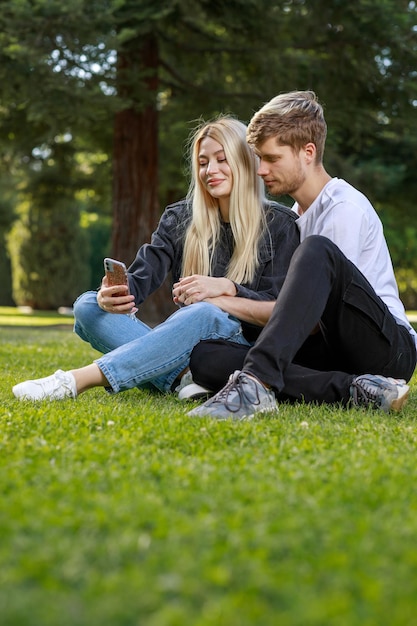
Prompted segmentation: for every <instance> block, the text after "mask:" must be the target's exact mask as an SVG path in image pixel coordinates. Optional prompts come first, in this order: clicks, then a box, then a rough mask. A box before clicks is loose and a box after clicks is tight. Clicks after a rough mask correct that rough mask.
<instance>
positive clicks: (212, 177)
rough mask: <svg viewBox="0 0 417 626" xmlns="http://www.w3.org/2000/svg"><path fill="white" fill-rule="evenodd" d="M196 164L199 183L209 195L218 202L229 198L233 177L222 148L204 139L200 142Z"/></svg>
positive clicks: (212, 140)
mask: <svg viewBox="0 0 417 626" xmlns="http://www.w3.org/2000/svg"><path fill="white" fill-rule="evenodd" d="M198 163H199V177H200V180H201V183H202V185H203V187H204V188H205V189H207V191H208V192H209V194H210V195H211V196H213V198H218V199H219V200H220V199H224V198H229V197H230V194H231V193H232V187H233V176H232V172H231V170H230V167H229V165H228V163H227V160H226V155H225V153H224V150H223V146H222V145H221V144H220V143H219V142H218V141H216V140H215V139H212V138H211V137H204V139H202V140H201V142H200V149H199V151H198Z"/></svg>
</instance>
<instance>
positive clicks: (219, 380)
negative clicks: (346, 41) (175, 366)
mask: <svg viewBox="0 0 417 626" xmlns="http://www.w3.org/2000/svg"><path fill="white" fill-rule="evenodd" d="M326 131H327V128H326V122H325V120H324V116H323V109H322V107H321V105H320V104H319V102H318V101H317V99H316V96H315V94H314V93H313V92H311V91H296V92H290V93H287V94H282V95H279V96H277V97H275V98H273V99H272V100H271V101H270V102H268V103H267V104H265V105H264V106H263V107H262V108H261V109H260V110H259V111H258V112H257V113H256V114H255V115H254V117H253V118H252V120H251V122H250V124H249V127H248V132H247V140H248V142H249V144H250V145H252V147H253V149H254V150H255V152H256V154H257V155H258V156H259V158H260V167H259V169H258V174H259V176H261V177H262V178H263V180H264V182H265V185H266V186H267V188H268V190H269V192H270V193H271V194H273V195H283V194H288V195H290V196H291V197H292V198H293V199H294V200H295V205H294V207H293V209H294V211H295V212H296V213H297V214H298V215H299V217H298V220H297V224H298V227H299V230H300V237H301V244H300V246H299V247H298V248H297V250H296V251H295V253H294V255H293V258H292V260H291V263H290V267H289V271H288V274H287V277H286V279H285V281H284V284H283V287H282V289H281V292H280V294H279V296H278V299H277V301H276V303H275V305H274V306H273V309H272V311H271V308H272V305H271V303H262V305H263V306H264V316H263V318H264V319H265V321H266V320H267V319H268V316H269V315H270V318H269V321H268V322H267V323H266V326H265V328H264V329H263V331H262V333H261V334H260V336H259V338H258V340H257V341H256V344H255V345H254V347H252V348H251V349H249V350H248V349H245V348H243V349H240V348H238V349H236V346H234V347H233V348H232V347H227V346H223V345H220V344H215V343H213V342H201V343H200V344H198V345H197V346H196V348H195V349H194V353H193V355H192V360H191V371H192V375H193V380H194V381H195V382H196V383H198V384H200V385H202V386H203V387H207V388H208V389H212V390H214V391H215V390H216V389H218V388H219V384H224V382H225V380H226V372H227V368H229V370H228V373H229V374H230V372H231V371H233V369H234V368H235V367H236V366H237V367H238V370H239V369H241V371H235V372H234V374H232V375H231V376H230V378H229V382H228V383H227V384H226V386H225V387H223V389H221V390H220V391H219V392H218V393H217V394H216V395H214V396H213V397H212V398H210V399H209V400H208V401H207V402H205V403H204V404H203V405H201V406H199V407H197V408H196V409H194V410H193V411H191V412H190V415H192V416H206V415H207V416H212V417H214V418H217V419H227V418H230V417H232V418H234V419H238V420H240V419H245V418H248V417H252V416H253V415H254V414H255V413H258V412H263V411H268V410H273V409H276V406H277V405H276V398H277V399H279V400H281V399H291V400H301V401H305V402H318V403H333V402H339V403H342V404H343V405H345V406H348V405H351V404H353V405H362V404H363V405H368V404H370V405H372V406H375V407H377V408H380V409H382V410H384V411H389V410H399V409H400V408H401V407H402V405H403V404H404V402H405V400H406V398H407V395H408V391H409V388H408V386H407V385H406V384H405V383H406V381H408V380H409V379H410V378H411V376H412V374H413V371H414V368H415V365H416V346H417V336H416V333H415V332H414V330H413V329H412V327H411V325H410V324H409V322H408V320H407V317H406V315H405V311H404V307H403V305H402V303H401V301H400V299H399V296H398V288H397V284H396V281H395V277H394V272H393V267H392V263H391V259H390V255H389V251H388V248H387V244H386V241H385V238H384V235H383V230H382V224H381V222H380V220H379V218H378V216H377V214H376V212H375V210H374V209H373V207H372V206H371V204H370V203H369V201H368V200H367V198H366V197H365V196H364V195H363V194H361V193H360V192H359V191H358V190H356V189H355V188H354V187H352V186H351V185H349V184H348V183H347V182H345V181H344V180H341V179H338V178H332V177H331V176H330V175H329V174H328V173H327V172H326V170H325V168H324V166H323V152H324V144H325V139H326ZM217 303H218V304H219V305H220V306H221V302H217ZM260 305H261V303H259V302H258V303H257V306H258V311H257V316H258V319H262V315H261V313H260V311H259V306H260Z"/></svg>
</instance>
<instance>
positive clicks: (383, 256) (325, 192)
mask: <svg viewBox="0 0 417 626" xmlns="http://www.w3.org/2000/svg"><path fill="white" fill-rule="evenodd" d="M293 210H294V211H295V212H296V213H297V214H298V213H299V207H298V204H297V203H295V204H294V206H293ZM297 225H298V228H299V230H300V239H301V241H303V240H304V239H305V238H306V237H308V236H309V235H322V236H323V237H327V238H328V239H331V240H332V241H333V242H334V243H335V244H336V245H337V246H338V247H339V248H340V249H341V250H342V252H343V253H344V254H345V255H346V256H347V258H348V259H350V261H352V263H354V264H355V265H356V267H358V268H359V269H360V271H361V272H362V274H363V275H364V276H365V277H366V278H367V279H368V281H369V282H370V283H371V285H372V287H373V288H374V289H375V292H376V293H377V294H378V296H379V297H380V298H381V299H382V300H383V301H384V302H385V304H386V305H387V307H388V308H389V310H390V311H391V313H392V315H393V316H394V317H395V318H396V320H397V321H398V322H399V323H400V324H402V325H404V326H406V327H407V328H408V329H409V331H410V333H411V334H412V335H413V336H414V341H415V343H416V347H417V334H416V332H415V331H414V330H413V328H412V326H411V324H410V322H409V321H408V319H407V316H406V314H405V309H404V305H403V303H402V302H401V300H400V298H399V294H398V286H397V282H396V280H395V275H394V269H393V266H392V261H391V257H390V253H389V250H388V246H387V243H386V241H385V237H384V232H383V227H382V223H381V220H380V219H379V217H378V215H377V213H376V211H375V209H374V208H373V206H372V205H371V203H370V202H369V200H368V199H367V198H366V197H365V196H364V195H363V194H362V193H361V192H360V191H358V190H357V189H355V187H352V185H350V184H349V183H347V182H346V181H345V180H342V179H340V178H332V179H331V180H330V181H329V182H328V183H327V185H325V187H324V188H323V189H322V191H321V193H320V194H319V195H318V196H317V198H316V199H315V200H314V202H313V204H311V205H310V207H309V208H308V209H307V211H305V213H302V214H300V217H299V218H298V220H297Z"/></svg>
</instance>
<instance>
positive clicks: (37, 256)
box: [9, 197, 90, 310]
mask: <svg viewBox="0 0 417 626" xmlns="http://www.w3.org/2000/svg"><path fill="white" fill-rule="evenodd" d="M79 222H80V216H79V210H78V207H77V206H76V205H75V202H74V200H72V199H68V198H65V197H64V198H61V199H60V198H57V200H56V202H55V204H54V206H53V207H48V206H39V205H37V204H33V205H31V206H30V207H29V210H28V212H27V214H26V215H24V216H23V217H22V218H21V219H20V220H19V221H17V222H16V223H15V224H14V226H13V228H12V230H11V232H10V235H9V251H10V258H11V264H12V276H13V298H14V300H15V302H16V304H17V305H25V306H31V307H32V308H34V309H43V310H50V309H57V308H58V307H60V306H71V305H72V303H73V302H74V300H75V298H76V297H77V296H78V295H79V294H80V293H81V292H82V291H84V290H85V289H86V288H87V287H88V285H89V279H90V276H89V268H88V265H87V258H88V245H87V243H88V241H87V237H86V235H85V232H84V231H83V230H82V229H81V227H80V225H79Z"/></svg>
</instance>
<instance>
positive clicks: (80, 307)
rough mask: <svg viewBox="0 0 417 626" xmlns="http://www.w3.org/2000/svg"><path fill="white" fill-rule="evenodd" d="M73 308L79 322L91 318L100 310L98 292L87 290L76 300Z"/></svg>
mask: <svg viewBox="0 0 417 626" xmlns="http://www.w3.org/2000/svg"><path fill="white" fill-rule="evenodd" d="M73 310H74V317H75V319H76V320H77V321H78V322H79V323H83V321H85V320H86V319H90V318H91V316H92V315H94V314H95V313H96V312H98V311H99V310H100V309H99V306H98V304H97V292H96V291H86V292H85V293H82V294H81V295H80V296H78V298H77V299H76V301H75V302H74V306H73Z"/></svg>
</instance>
